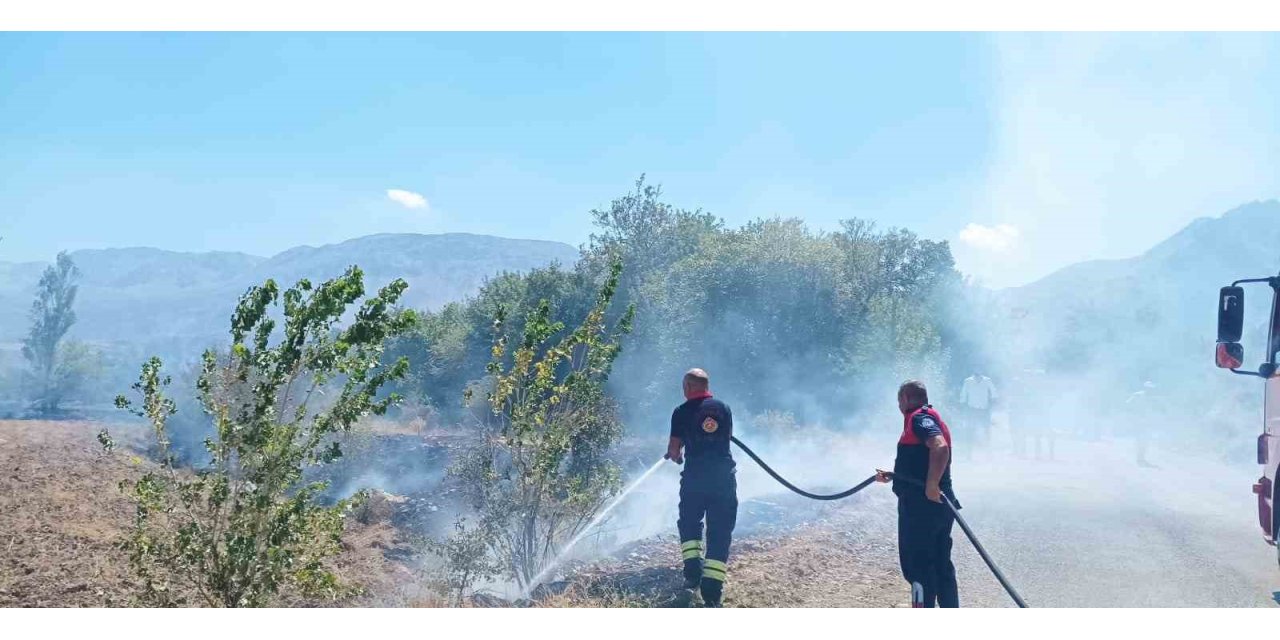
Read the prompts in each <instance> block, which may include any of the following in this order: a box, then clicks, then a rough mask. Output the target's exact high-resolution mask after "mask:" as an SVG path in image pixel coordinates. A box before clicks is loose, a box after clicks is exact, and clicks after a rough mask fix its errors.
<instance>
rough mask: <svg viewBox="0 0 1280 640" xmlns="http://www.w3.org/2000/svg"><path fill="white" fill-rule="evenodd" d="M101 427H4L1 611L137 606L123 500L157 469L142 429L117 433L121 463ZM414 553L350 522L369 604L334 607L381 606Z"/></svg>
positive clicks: (128, 515)
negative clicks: (108, 450)
mask: <svg viewBox="0 0 1280 640" xmlns="http://www.w3.org/2000/svg"><path fill="white" fill-rule="evenodd" d="M101 428H102V425H101V424H95V423H90V422H50V421H35V420H22V421H12V420H0V606H4V607H46V606H53V607H99V606H130V605H131V604H132V603H133V599H132V594H134V593H136V586H135V584H134V583H133V581H132V579H131V577H130V573H129V567H128V564H127V560H126V558H125V557H124V555H123V554H122V553H121V552H120V551H119V550H118V549H116V548H115V546H114V545H115V544H116V542H117V541H118V540H119V539H120V538H121V536H122V535H124V533H125V532H126V531H127V529H128V528H129V526H130V524H131V521H132V517H133V507H132V505H131V503H130V502H129V500H128V499H127V498H126V497H125V496H124V495H123V494H122V493H121V492H120V491H119V489H118V485H119V483H120V481H121V480H125V479H131V478H137V477H138V476H140V475H141V474H142V473H144V472H145V470H146V469H148V468H152V467H153V466H154V463H152V462H151V461H149V460H148V459H147V458H146V457H145V455H143V454H142V453H141V451H142V450H143V447H142V446H140V443H141V438H140V434H139V433H138V432H137V430H136V428H129V427H113V428H112V434H113V436H114V437H115V439H116V441H117V445H118V446H117V448H116V451H115V452H114V453H112V454H111V455H107V454H105V453H104V452H103V451H102V447H101V446H100V445H99V444H98V442H97V440H96V436H97V433H98V431H99V430H101ZM411 554H412V550H411V548H410V547H409V545H408V543H407V540H406V539H405V537H404V536H403V535H402V534H401V532H400V531H398V530H397V529H395V528H394V527H392V526H391V525H390V524H388V523H386V522H373V523H371V524H362V523H359V522H355V521H352V522H351V523H350V525H349V527H348V532H347V535H346V536H345V539H344V551H343V553H342V554H341V555H340V556H339V557H338V558H337V559H336V560H335V566H336V570H337V573H338V574H339V576H340V577H341V578H342V579H343V580H344V581H346V582H347V583H349V584H355V585H361V586H363V587H364V589H365V591H366V595H363V596H359V597H353V598H349V599H346V600H342V601H337V602H330V601H326V602H308V601H302V600H297V599H294V600H288V601H285V600H282V601H281V604H307V605H330V606H331V605H344V606H360V605H366V604H377V603H381V602H384V601H385V600H386V598H388V597H390V596H391V595H393V594H396V593H398V591H399V590H400V588H401V587H400V585H403V584H406V583H407V582H409V581H410V580H412V578H413V572H412V571H411V570H410V568H409V567H410V566H412V563H411V562H409V557H410V556H411Z"/></svg>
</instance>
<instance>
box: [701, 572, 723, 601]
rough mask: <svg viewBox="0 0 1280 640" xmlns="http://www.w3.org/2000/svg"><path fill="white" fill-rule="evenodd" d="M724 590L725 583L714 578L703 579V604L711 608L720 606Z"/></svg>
mask: <svg viewBox="0 0 1280 640" xmlns="http://www.w3.org/2000/svg"><path fill="white" fill-rule="evenodd" d="M723 591H724V583H723V582H721V581H719V580H715V579H713V578H703V579H702V606H704V607H707V608H710V609H718V608H720V597H721V595H722V592H723Z"/></svg>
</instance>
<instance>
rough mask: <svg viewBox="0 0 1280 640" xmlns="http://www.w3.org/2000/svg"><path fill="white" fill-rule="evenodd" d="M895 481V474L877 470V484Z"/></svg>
mask: <svg viewBox="0 0 1280 640" xmlns="http://www.w3.org/2000/svg"><path fill="white" fill-rule="evenodd" d="M890 480H893V472H892V471H885V470H884V469H876V482H889V481H890Z"/></svg>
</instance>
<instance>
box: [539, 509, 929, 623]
mask: <svg viewBox="0 0 1280 640" xmlns="http://www.w3.org/2000/svg"><path fill="white" fill-rule="evenodd" d="M802 500H803V499H801V498H794V499H793V498H792V497H790V496H778V497H774V498H772V499H771V501H770V502H769V503H767V504H768V506H769V507H770V508H768V509H763V510H762V511H765V512H766V513H767V512H772V511H774V510H775V509H785V508H787V507H791V508H793V512H799V513H801V514H803V513H805V512H806V511H810V512H812V515H811V517H810V518H809V519H808V520H807V521H804V520H802V521H801V522H800V523H799V524H795V525H784V524H782V523H783V522H784V521H783V520H781V519H780V518H777V517H776V515H775V516H774V517H768V516H765V515H764V514H760V515H757V516H753V515H752V513H751V512H752V510H753V507H758V505H753V504H751V502H750V501H749V502H745V503H744V504H743V505H742V507H741V510H740V518H742V517H744V516H745V518H744V519H745V520H746V523H745V524H746V526H745V527H743V529H742V530H741V532H740V535H738V536H737V537H736V538H735V540H734V545H733V551H732V553H731V557H730V561H729V580H728V582H727V583H726V587H725V596H724V605H725V606H726V607H902V606H908V605H909V601H908V593H907V590H906V588H905V585H904V584H903V582H902V578H901V576H900V574H899V573H898V566H897V546H896V544H895V540H894V537H893V536H894V526H895V523H894V522H893V521H891V520H889V519H886V517H885V515H886V514H888V513H891V511H889V510H886V509H884V508H883V507H885V504H881V503H884V502H885V496H869V497H867V498H865V499H856V500H851V501H849V503H848V504H845V505H839V506H834V507H829V508H821V509H814V507H813V504H814V503H812V502H807V501H805V502H802ZM887 504H888V506H889V507H892V504H891V503H887ZM678 549H679V544H678V542H677V540H676V537H675V536H674V535H669V536H658V537H654V538H650V539H647V540H644V541H641V542H638V543H636V544H634V545H630V546H628V547H626V548H624V549H623V550H622V551H620V552H618V553H616V554H614V555H613V557H611V558H609V559H606V560H603V561H600V562H596V563H591V564H587V565H583V566H579V567H577V568H576V569H575V570H573V571H571V572H570V573H569V575H568V576H567V578H566V580H565V581H563V582H561V583H559V584H557V585H555V588H554V589H553V590H554V591H563V593H562V594H561V595H559V596H558V597H551V598H547V599H546V601H545V602H544V604H546V605H549V606H566V605H567V606H658V607H684V606H699V605H700V604H701V598H700V597H698V596H692V595H691V594H689V593H687V592H685V591H683V590H682V589H681V582H682V579H681V576H680V561H679V551H678Z"/></svg>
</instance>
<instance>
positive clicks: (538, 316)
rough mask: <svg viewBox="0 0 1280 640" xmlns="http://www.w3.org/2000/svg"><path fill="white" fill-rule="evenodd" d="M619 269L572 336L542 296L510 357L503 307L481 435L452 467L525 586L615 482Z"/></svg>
mask: <svg viewBox="0 0 1280 640" xmlns="http://www.w3.org/2000/svg"><path fill="white" fill-rule="evenodd" d="M621 269H622V267H621V264H620V263H616V262H615V263H614V264H613V265H612V267H611V269H610V272H609V277H608V278H607V280H606V281H605V283H604V285H603V287H601V289H600V290H599V291H598V293H597V296H596V300H595V304H594V305H593V306H592V308H591V310H590V311H589V312H588V313H587V315H586V318H585V319H584V320H583V321H582V324H581V325H579V326H578V327H577V328H575V329H573V330H572V331H569V332H568V333H563V331H564V329H565V326H564V324H563V323H561V322H556V321H553V320H552V310H551V306H550V303H549V302H547V301H546V300H543V301H542V302H541V303H540V304H539V305H538V306H537V307H536V308H535V309H534V310H533V311H532V312H531V313H530V314H529V316H528V318H527V319H526V321H525V324H524V331H523V338H522V339H521V341H520V342H519V343H518V345H517V346H516V347H515V349H514V350H513V351H511V353H510V354H508V340H507V337H506V334H505V332H504V331H503V328H502V325H503V322H504V320H505V314H504V312H503V311H501V310H499V312H498V313H497V317H496V320H495V336H496V337H495V340H494V342H493V344H492V349H491V356H492V360H491V361H490V363H489V365H488V367H487V371H488V373H489V378H490V379H489V383H490V390H489V392H488V393H487V394H486V403H487V408H488V411H487V412H486V414H487V415H486V417H485V419H484V421H483V425H482V437H481V438H480V439H479V441H478V442H477V443H476V444H475V445H474V446H473V447H472V448H471V449H470V450H469V451H468V452H466V453H465V454H464V455H462V456H461V457H460V458H459V460H458V461H457V462H456V463H455V464H454V465H453V466H452V468H451V469H450V472H451V475H452V476H453V477H454V478H455V479H456V480H458V481H459V486H460V488H461V490H462V492H463V495H464V496H466V498H467V499H468V500H469V502H470V503H471V506H472V508H473V509H475V511H476V513H477V514H478V515H479V518H480V522H481V526H483V527H484V529H485V530H486V531H487V532H488V534H487V537H486V540H487V542H488V545H489V548H490V551H491V552H492V553H493V555H494V557H495V558H496V559H497V560H498V561H499V562H500V563H501V565H502V566H503V567H504V568H505V570H506V571H507V572H508V573H509V574H510V575H511V577H513V578H515V579H516V580H517V581H518V582H519V583H520V584H521V585H522V586H528V582H529V581H530V580H531V578H533V577H534V576H535V575H536V574H537V573H538V571H539V570H540V569H541V568H542V567H543V566H545V564H546V563H547V562H548V561H550V560H551V559H552V558H553V557H554V555H555V553H556V551H557V550H558V547H559V545H561V544H563V543H564V542H566V541H567V540H568V539H569V538H571V537H572V536H573V535H574V534H576V533H577V532H578V531H580V530H581V529H582V528H583V527H584V526H586V524H587V523H588V522H589V521H590V520H591V518H592V517H593V516H594V515H595V513H596V512H597V511H598V510H599V509H600V508H601V507H602V506H603V504H604V502H605V501H606V500H608V499H609V498H610V497H611V496H612V495H613V494H614V492H615V491H616V490H617V488H618V485H619V476H620V471H619V469H618V468H617V465H615V464H614V463H613V462H612V461H611V460H610V459H609V458H608V454H609V452H610V450H611V448H612V447H613V445H614V444H615V443H616V442H617V440H618V439H619V438H620V437H621V435H622V425H621V422H620V420H619V418H618V415H617V406H616V404H615V403H614V402H613V400H612V399H611V398H609V397H608V396H607V395H606V394H605V392H604V382H605V380H607V378H608V376H609V372H610V369H611V367H612V365H613V362H614V360H615V359H616V358H617V356H618V354H619V352H620V351H621V339H622V336H624V335H626V334H627V333H629V332H630V330H631V320H632V315H633V312H632V310H631V309H628V310H627V311H625V312H624V313H623V314H622V317H621V318H619V320H618V321H617V322H616V323H614V324H613V326H612V327H610V323H609V322H607V320H606V313H607V312H608V310H609V306H610V302H611V301H612V300H613V297H614V294H615V292H616V291H617V287H618V279H619V276H620V274H621ZM556 336H560V337H559V339H556ZM472 400H474V398H473V399H472Z"/></svg>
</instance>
